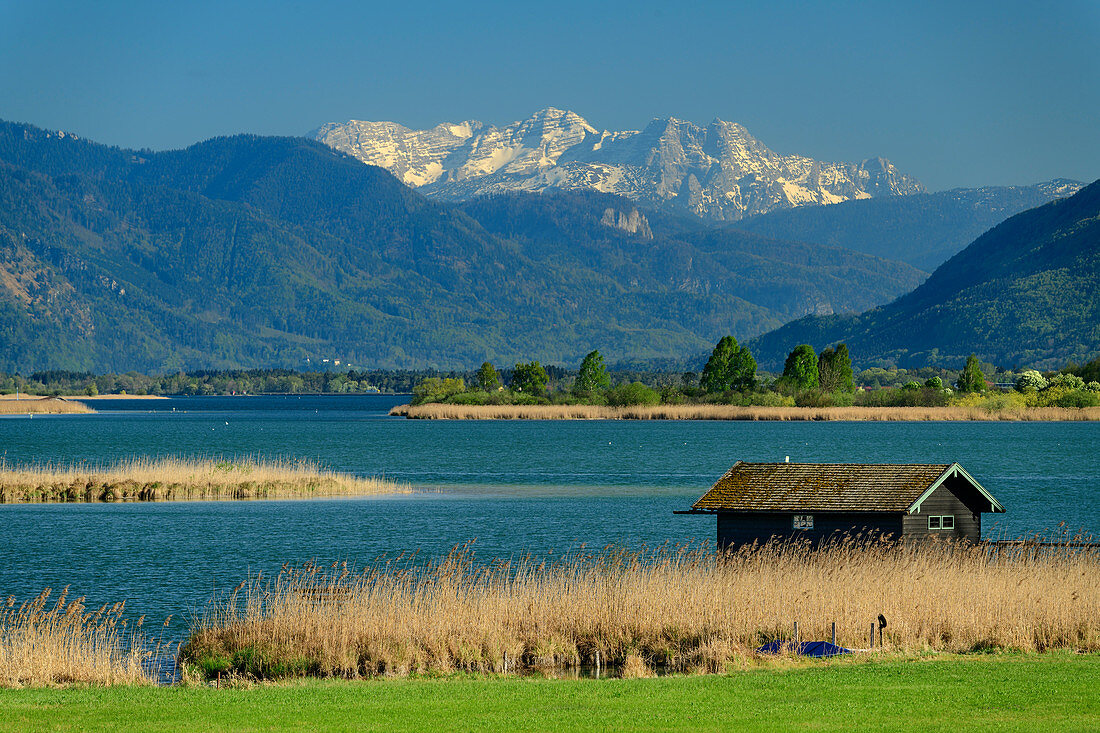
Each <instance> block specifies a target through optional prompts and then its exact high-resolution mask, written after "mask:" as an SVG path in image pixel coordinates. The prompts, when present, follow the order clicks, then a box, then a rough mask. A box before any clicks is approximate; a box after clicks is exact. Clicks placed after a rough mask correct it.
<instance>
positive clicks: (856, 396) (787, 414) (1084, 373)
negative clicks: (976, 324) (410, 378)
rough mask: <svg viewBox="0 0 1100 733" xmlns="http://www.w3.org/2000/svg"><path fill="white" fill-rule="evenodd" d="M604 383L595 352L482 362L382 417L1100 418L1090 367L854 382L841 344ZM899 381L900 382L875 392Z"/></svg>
mask: <svg viewBox="0 0 1100 733" xmlns="http://www.w3.org/2000/svg"><path fill="white" fill-rule="evenodd" d="M987 374H995V376H996V380H994V379H991V378H990V377H987ZM616 376H618V377H619V378H618V379H617V380H614V381H615V383H613V377H612V374H611V373H610V372H609V370H608V369H607V367H606V365H605V364H604V359H603V356H602V355H601V354H600V352H599V351H592V352H591V353H589V354H588V355H587V356H585V357H584V360H583V361H582V362H581V364H580V367H579V369H578V370H577V371H576V372H566V371H565V370H563V369H560V368H557V367H550V368H545V367H543V366H542V365H540V364H539V363H538V362H537V361H532V362H528V363H523V362H521V363H518V364H516V365H515V366H514V367H513V368H512V369H511V370H507V372H506V374H505V375H502V374H501V373H500V372H498V371H497V369H496V368H495V367H494V366H493V365H492V364H491V363H489V362H485V363H484V364H482V365H481V368H480V369H479V370H478V371H477V372H476V373H474V374H473V375H471V379H470V382H469V383H467V381H466V379H465V378H464V377H460V376H450V377H428V378H425V379H423V380H421V381H420V382H419V383H418V384H417V385H416V387H415V388H414V389H413V400H412V402H411V403H410V404H404V405H398V406H396V407H394V408H393V409H392V410H391V412H390V414H391V415H395V416H401V417H407V418H417V419H451V420H461V419H476V420H499V419H531V420H871V421H931V420H1041V421H1062V420H1071V421H1077V420H1100V381H1098V380H1100V357H1098V358H1096V359H1093V360H1092V361H1090V362H1089V363H1088V364H1086V365H1084V366H1078V365H1076V364H1068V365H1066V367H1065V368H1063V369H1062V370H1061V371H1058V372H1047V373H1046V374H1043V373H1040V372H1038V371H1036V370H1032V369H1023V370H1020V371H1018V372H1010V371H1006V370H1003V369H1001V370H998V369H997V368H996V367H994V366H993V365H991V364H990V365H983V364H982V363H981V362H980V361H979V360H978V358H977V357H976V356H973V355H971V356H970V358H969V359H967V362H966V365H965V366H964V367H963V369H962V370H959V371H951V370H947V369H938V370H937V369H932V368H925V369H920V370H914V371H913V372H907V371H906V370H897V369H894V370H893V372H892V373H891V372H890V371H888V370H886V369H882V368H871V369H865V370H863V371H861V372H859V373H858V374H856V372H855V371H854V369H853V367H852V360H851V356H850V354H849V352H848V347H847V346H846V345H845V344H838V345H836V346H835V347H828V348H825V349H823V350H822V351H821V353H819V354H818V353H815V352H814V349H813V347H811V346H809V345H807V344H803V345H800V346H798V347H796V348H795V349H794V350H793V351H791V353H790V354H789V355H788V356H787V359H786V363H785V364H784V368H783V372H782V373H781V374H778V375H774V376H771V375H759V374H758V373H757V364H756V360H755V359H754V358H753V355H752V354H751V353H750V352H749V350H748V348H746V347H745V346H742V345H738V343H737V341H736V339H734V338H733V337H732V336H725V337H723V338H722V339H721V340H720V341H719V342H718V343H717V345H716V346H715V347H714V350H713V352H712V353H711V355H710V358H709V359H708V360H707V363H706V366H705V367H704V368H703V371H702V374H701V375H697V374H696V373H695V372H690V371H688V372H684V373H683V374H681V375H678V378H676V377H677V375H674V374H671V373H664V374H661V373H655V374H654V373H651V374H645V375H641V376H642V377H643V378H642V379H635V380H631V379H630V378H629V376H625V377H624V376H623V375H621V374H617V375H616ZM899 376H900V377H901V378H903V379H904V380H905V381H903V382H902V383H901V384H896V383H895V384H890V383H888V382H887V383H885V384H884V381H886V380H888V379H891V378H892V379H893V380H894V381H895V382H896V381H899ZM884 377H885V379H884ZM505 378H507V387H506V386H504V382H505ZM643 380H644V381H643ZM949 385H951V386H949Z"/></svg>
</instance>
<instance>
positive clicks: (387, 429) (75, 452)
mask: <svg viewBox="0 0 1100 733" xmlns="http://www.w3.org/2000/svg"><path fill="white" fill-rule="evenodd" d="M401 401H403V400H402V399H401V398H393V397H301V398H297V397H262V398H261V397H244V398H179V399H172V400H157V401H152V400H150V401H114V402H107V401H100V402H97V403H96V405H95V406H96V408H97V409H98V410H100V413H99V414H97V415H80V416H38V417H34V418H27V417H11V418H0V454H2V456H3V458H4V459H5V460H6V461H8V462H9V463H23V462H45V461H54V462H61V463H69V462H73V461H92V462H96V461H101V462H102V461H111V460H115V459H119V458H126V457H130V456H142V455H207V456H209V455H243V454H247V455H254V456H260V457H306V458H312V459H316V460H318V461H320V462H321V463H323V464H325V465H326V466H329V467H331V468H334V469H337V470H341V471H349V472H354V473H358V474H364V475H374V474H385V475H386V476H389V477H392V478H396V479H402V480H406V481H409V482H411V483H412V484H413V485H414V486H416V487H418V488H422V489H427V491H425V492H420V493H417V494H414V495H412V496H397V497H380V498H360V499H339V500H336V499H333V500H316V501H256V502H186V503H160V504H126V505H99V504H95V505H80V504H77V505H6V506H0V527H2V528H3V538H4V539H3V542H2V543H0V594H2V596H7V595H8V594H14V595H16V596H17V597H19V598H25V597H27V596H29V595H33V594H35V593H37V592H38V591H40V590H41V589H42V588H44V587H46V586H50V587H53V588H55V589H60V588H61V587H63V586H65V585H71V586H72V592H73V593H74V594H76V595H85V596H87V597H88V601H89V605H91V604H93V603H95V604H98V603H101V602H105V601H111V602H113V601H117V600H120V599H128V601H129V605H128V608H129V610H130V611H131V612H133V613H134V614H140V613H145V614H148V615H149V617H150V618H151V619H161V618H164V617H165V616H167V615H168V614H176V616H175V621H174V622H173V624H172V626H173V628H174V629H176V631H179V630H181V629H182V628H184V627H185V624H186V621H187V615H188V612H189V611H196V610H200V609H201V608H202V606H203V605H204V604H205V603H206V602H207V601H208V600H209V599H210V597H211V595H212V593H213V592H214V591H215V590H216V589H226V588H230V587H232V586H233V585H236V584H237V583H238V582H239V581H240V580H242V579H243V578H244V577H245V576H247V574H248V573H249V572H256V571H264V572H265V573H272V572H275V571H277V570H278V569H279V567H280V566H281V565H282V563H284V562H288V561H289V562H304V561H307V560H317V561H321V562H331V561H334V560H347V561H349V563H351V564H355V565H359V566H362V565H364V564H366V563H369V562H371V561H373V560H375V559H376V558H378V557H379V556H382V555H385V554H390V555H393V554H397V553H399V552H401V551H405V550H419V551H420V553H421V556H423V557H430V556H436V555H439V554H442V553H446V552H447V551H448V550H449V549H450V548H451V547H452V546H454V545H455V544H458V543H462V542H465V541H467V540H470V539H474V538H476V543H475V548H476V551H477V554H478V556H479V557H482V558H493V557H501V556H504V557H507V556H516V555H519V554H523V553H526V552H533V553H536V554H549V553H552V552H553V553H560V552H562V551H565V550H569V549H573V548H575V547H577V546H578V545H579V544H580V543H587V544H588V545H589V546H593V547H602V546H604V545H606V544H609V543H618V544H625V545H629V546H635V547H637V546H640V545H642V544H648V545H655V544H660V543H663V542H702V541H711V540H712V539H713V536H714V531H715V528H714V520H713V519H711V518H707V517H691V516H676V515H673V514H672V511H673V510H674V509H683V508H687V507H688V506H689V505H690V504H691V502H692V501H693V500H694V499H695V498H697V497H698V496H699V495H700V494H702V492H703V491H705V490H706V489H707V488H708V487H709V486H710V484H711V483H712V482H713V481H714V480H715V479H716V478H717V477H718V476H719V475H721V474H722V473H723V472H724V471H725V470H726V469H727V468H729V466H730V465H731V464H732V463H733V462H734V461H735V460H737V459H738V458H740V459H745V460H758V461H759V460H783V457H784V456H787V455H789V456H790V457H791V460H793V461H841V462H847V461H851V462H862V461H866V462H935V463H941V462H942V463H947V462H950V461H954V460H957V461H959V462H960V463H962V465H963V466H965V467H966V468H967V470H969V471H970V473H971V474H973V475H974V476H975V478H977V479H978V480H979V481H980V482H982V484H983V485H984V486H985V487H986V488H987V489H989V490H990V491H991V492H992V493H993V495H994V496H996V497H997V498H998V499H999V500H1000V501H1001V503H1003V504H1004V505H1005V506H1006V507H1007V508H1008V514H1006V515H998V516H997V517H996V518H994V517H993V515H985V517H986V532H987V534H989V533H991V532H992V533H998V534H999V533H1002V532H1003V533H1007V534H1008V535H1017V534H1020V533H1023V532H1028V531H1035V530H1042V529H1044V528H1049V527H1053V526H1054V525H1055V524H1057V523H1058V522H1059V521H1065V522H1066V523H1067V524H1068V525H1069V526H1071V527H1073V528H1074V529H1078V528H1080V529H1084V530H1086V531H1089V532H1093V533H1097V534H1100V515H1098V512H1100V451H1098V450H1097V443H1098V440H1100V424H1096V423H1080V424H1078V423H748V422H556V421H545V422H541V421H540V422H534V421H532V422H526V421H525V422H506V421H499V422H493V421H486V422H471V421H454V422H441V421H418V420H404V419H400V418H390V417H387V416H386V412H387V411H388V409H389V408H390V406H392V405H394V404H397V403H399V402H401ZM994 522H996V524H995V525H994ZM990 525H993V526H990Z"/></svg>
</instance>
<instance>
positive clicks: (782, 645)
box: [756, 641, 852, 657]
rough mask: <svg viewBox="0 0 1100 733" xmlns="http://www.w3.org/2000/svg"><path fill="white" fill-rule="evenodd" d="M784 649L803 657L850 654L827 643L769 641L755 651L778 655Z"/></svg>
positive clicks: (840, 647)
mask: <svg viewBox="0 0 1100 733" xmlns="http://www.w3.org/2000/svg"><path fill="white" fill-rule="evenodd" d="M784 649H789V650H791V651H792V652H794V653H795V654H801V655H802V656H804V657H835V656H837V655H839V654H851V653H852V650H851V649H845V648H844V647H842V646H837V645H836V644H830V643H829V642H827V641H803V642H801V643H799V644H795V643H794V642H790V641H771V642H768V643H767V644H765V645H764V646H762V647H760V648H759V649H757V650H756V651H757V652H759V653H760V654H779V653H780V652H781V651H783V650H784Z"/></svg>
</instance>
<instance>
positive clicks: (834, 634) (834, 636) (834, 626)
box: [833, 621, 836, 646]
mask: <svg viewBox="0 0 1100 733" xmlns="http://www.w3.org/2000/svg"><path fill="white" fill-rule="evenodd" d="M833 646H836V621H833Z"/></svg>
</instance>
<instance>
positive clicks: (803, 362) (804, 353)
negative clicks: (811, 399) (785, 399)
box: [783, 344, 820, 390]
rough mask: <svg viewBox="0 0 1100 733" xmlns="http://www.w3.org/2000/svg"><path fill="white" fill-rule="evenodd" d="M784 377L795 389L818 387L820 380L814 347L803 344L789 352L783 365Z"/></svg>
mask: <svg viewBox="0 0 1100 733" xmlns="http://www.w3.org/2000/svg"><path fill="white" fill-rule="evenodd" d="M783 378H784V379H785V380H786V381H787V382H788V383H789V384H790V385H791V386H792V387H794V388H795V389H800V390H805V389H817V388H818V386H819V385H820V381H819V379H818V373H817V354H816V353H814V347H812V346H810V345H809V344H802V345H801V346H798V347H796V348H795V350H794V351H792V352H791V353H790V354H788V355H787V361H786V363H785V364H784V365H783Z"/></svg>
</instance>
